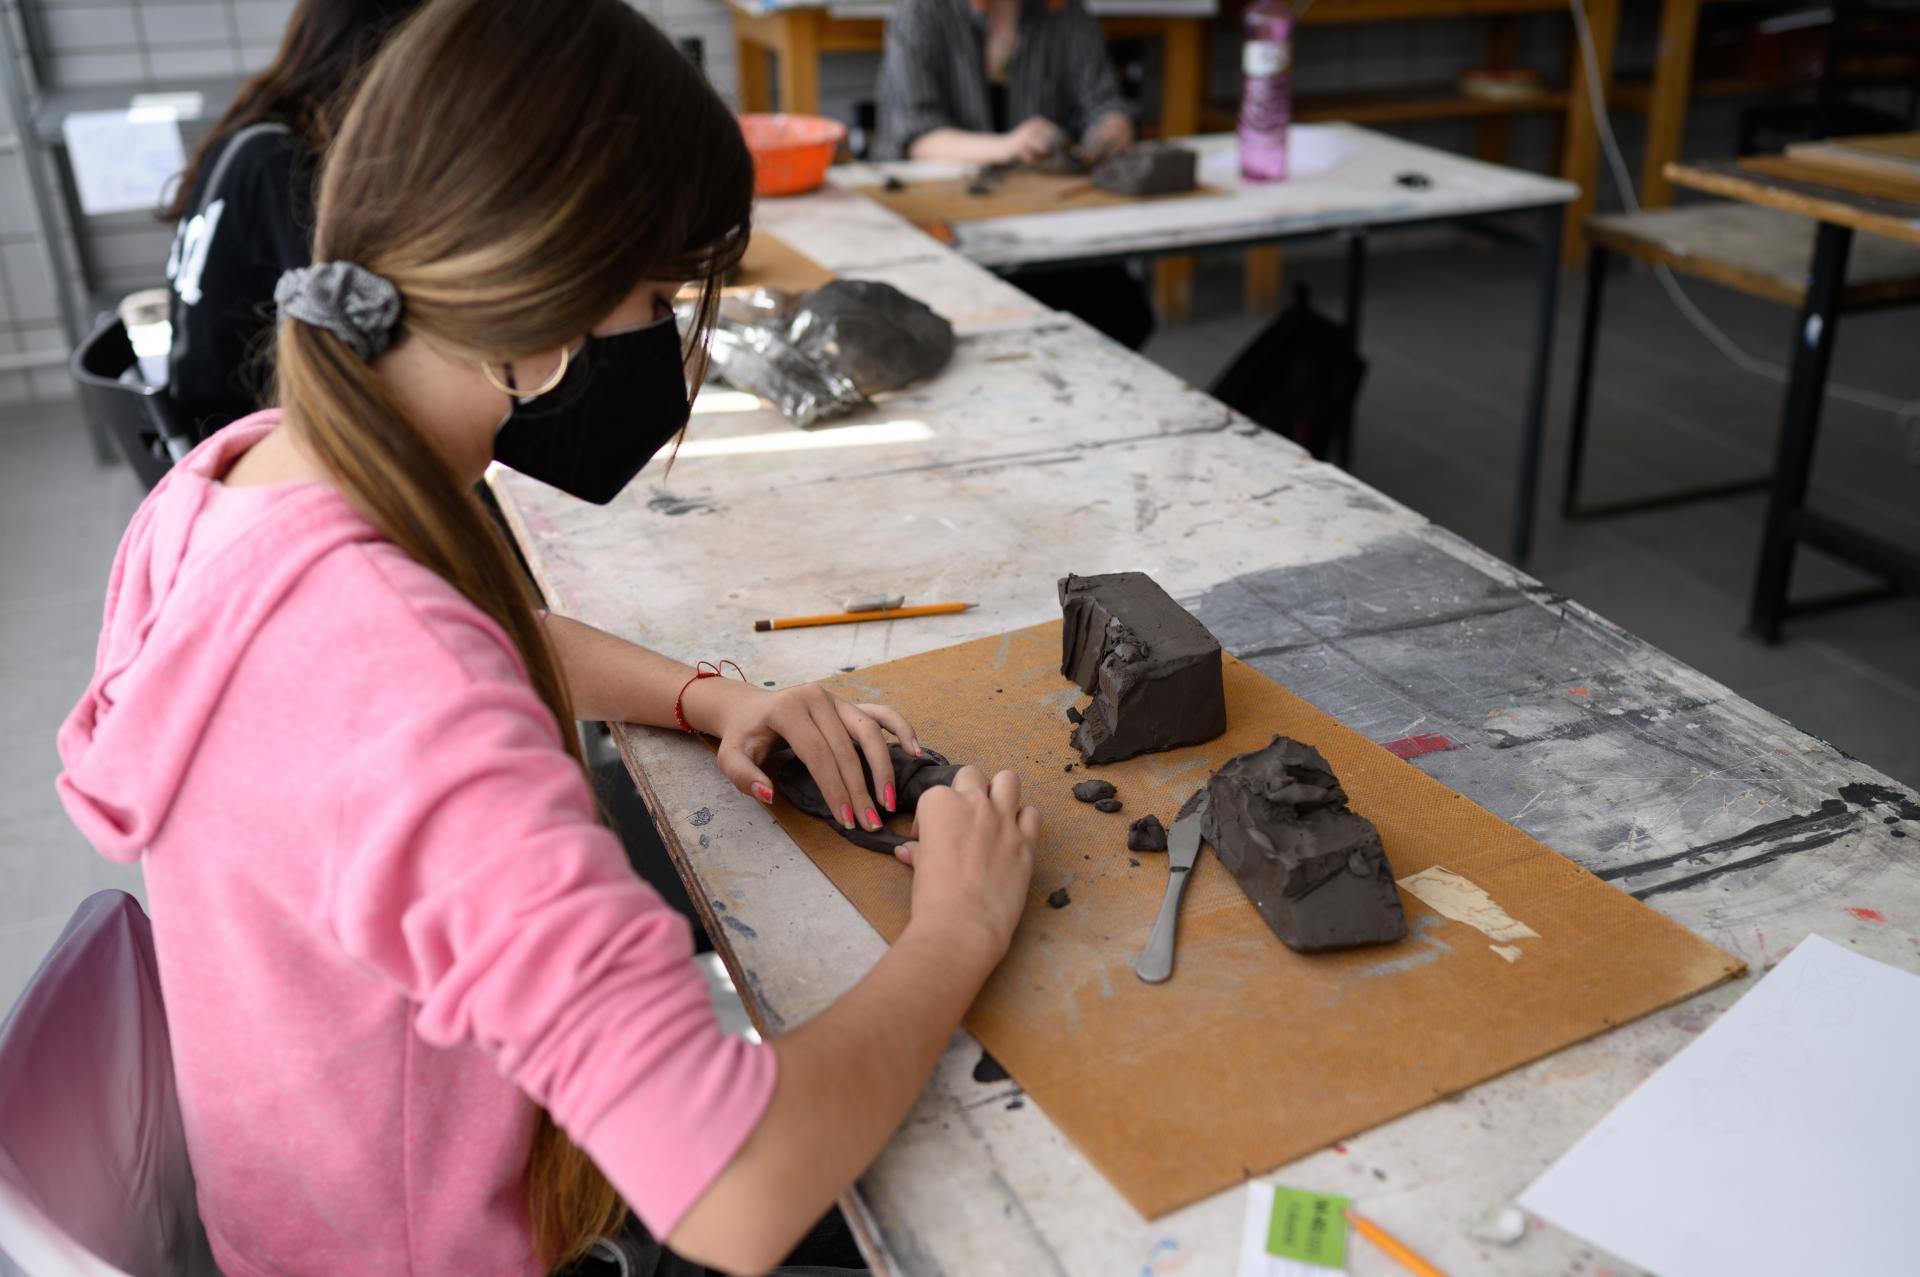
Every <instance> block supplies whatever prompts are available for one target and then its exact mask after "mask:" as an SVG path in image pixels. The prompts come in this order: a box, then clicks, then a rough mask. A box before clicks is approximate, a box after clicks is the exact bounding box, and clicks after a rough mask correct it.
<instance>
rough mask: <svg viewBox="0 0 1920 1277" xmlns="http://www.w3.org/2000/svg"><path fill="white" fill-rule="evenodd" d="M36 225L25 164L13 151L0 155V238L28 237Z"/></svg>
mask: <svg viewBox="0 0 1920 1277" xmlns="http://www.w3.org/2000/svg"><path fill="white" fill-rule="evenodd" d="M39 225H40V224H39V220H38V218H37V216H36V214H35V212H34V207H33V192H32V191H31V190H29V189H28V188H27V166H26V163H25V162H24V161H23V160H22V159H21V157H20V155H19V154H18V153H17V152H9V153H6V154H0V235H6V234H23V233H25V234H32V233H35V232H37V231H38V230H39Z"/></svg>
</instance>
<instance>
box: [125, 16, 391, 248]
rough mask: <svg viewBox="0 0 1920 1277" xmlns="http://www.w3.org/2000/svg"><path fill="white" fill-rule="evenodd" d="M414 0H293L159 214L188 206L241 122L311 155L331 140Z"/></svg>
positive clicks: (173, 215) (170, 215)
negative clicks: (263, 60) (259, 61)
mask: <svg viewBox="0 0 1920 1277" xmlns="http://www.w3.org/2000/svg"><path fill="white" fill-rule="evenodd" d="M420 4H421V0H300V3H298V4H296V5H295V6H294V8H293V13H292V14H291V15H290V16H289V17H288V18H287V26H286V30H285V31H284V32H283V33H282V34H281V36H280V48H279V51H278V52H276V53H275V54H274V55H273V61H272V62H270V63H268V64H267V66H266V68H265V69H264V70H262V71H260V72H259V73H258V74H256V75H254V76H253V77H252V78H251V79H249V80H248V81H247V82H246V83H245V84H242V85H241V86H240V91H239V92H238V93H236V94H234V98H233V101H232V102H231V103H229V104H228V106H227V109H226V110H225V111H223V112H221V114H220V118H219V119H217V120H215V121H214V123H213V127H212V128H211V129H209V130H207V135H206V137H205V138H204V139H202V140H201V143H200V145H199V147H198V149H196V150H195V151H194V153H193V159H192V160H191V161H189V162H188V164H187V170H186V172H185V173H183V174H181V176H180V184H179V185H178V186H176V187H174V188H173V197H172V199H171V200H169V201H168V203H167V206H166V207H165V208H163V209H161V210H160V213H159V217H160V220H162V221H166V222H177V221H179V220H180V219H181V218H183V217H185V216H186V215H187V214H189V213H191V212H193V188H194V184H195V183H197V182H198V181H199V180H200V174H201V171H202V170H204V169H205V168H206V166H207V161H208V160H209V159H210V158H211V156H212V155H213V153H214V152H215V151H216V150H218V149H219V147H220V145H221V144H222V143H224V142H225V141H226V140H227V139H228V138H230V137H232V136H233V135H234V134H236V133H238V132H239V131H240V130H241V129H244V128H246V127H247V126H248V125H251V124H259V123H261V122H262V121H265V120H278V121H280V122H281V123H283V124H285V125H287V126H288V127H290V128H291V129H292V130H293V131H294V132H295V133H297V134H299V136H300V140H301V141H303V142H305V143H306V144H307V149H308V150H309V151H311V152H312V153H313V154H314V155H316V156H318V155H320V154H321V153H322V152H324V151H325V150H326V149H327V144H328V143H329V142H331V141H332V140H333V134H334V130H335V128H336V127H337V126H338V125H339V123H340V117H341V116H343V115H345V114H346V105H347V102H348V100H349V99H350V98H351V96H352V94H353V89H354V86H355V84H356V83H357V82H358V80H359V78H360V76H361V73H362V72H364V71H365V70H366V68H367V64H368V63H370V62H372V61H373V57H374V55H375V54H376V53H378V52H379V51H380V46H381V45H382V44H383V43H384V42H385V41H386V38H387V36H388V35H389V34H390V33H391V32H392V31H393V29H394V28H395V27H397V26H399V25H400V23H401V22H403V21H405V20H406V19H407V17H408V16H410V15H411V14H412V13H413V11H414V10H415V9H418V8H419V7H420Z"/></svg>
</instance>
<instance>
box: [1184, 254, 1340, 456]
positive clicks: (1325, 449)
mask: <svg viewBox="0 0 1920 1277" xmlns="http://www.w3.org/2000/svg"><path fill="white" fill-rule="evenodd" d="M1366 375H1367V361H1366V360H1364V359H1362V358H1361V357H1360V353H1359V351H1357V350H1356V349H1355V348H1354V340H1353V330H1352V329H1350V328H1348V327H1347V326H1346V325H1345V324H1340V323H1335V322H1334V321H1333V320H1332V319H1330V318H1328V317H1327V316H1325V315H1322V314H1320V313H1319V312H1318V311H1316V310H1314V308H1313V303H1312V301H1311V300H1310V299H1309V298H1308V296H1307V286H1306V285H1305V284H1299V285H1296V286H1295V288H1294V290H1293V304H1292V305H1291V306H1289V307H1287V309H1286V310H1284V311H1282V312H1281V313H1280V315H1279V317H1278V318H1276V319H1275V320H1274V321H1273V322H1272V323H1270V324H1268V325H1267V326H1266V327H1265V328H1263V329H1262V330H1261V331H1260V335H1259V336H1257V337H1255V338H1254V339H1253V340H1252V341H1251V342H1249V343H1248V345H1247V348H1246V349H1245V350H1243V351H1241V352H1240V357H1239V358H1237V359H1235V360H1234V361H1233V363H1232V365H1231V366H1229V367H1228V369H1227V371H1226V372H1224V373H1222V374H1221V376H1220V379H1219V380H1218V381H1216V382H1214V384H1213V395H1214V398H1216V399H1218V400H1220V401H1221V402H1222V403H1224V404H1226V405H1227V406H1228V407H1229V408H1233V409H1235V410H1237V411H1239V412H1243V413H1245V414H1246V415H1247V416H1249V417H1251V418H1253V419H1254V420H1255V421H1257V422H1259V423H1260V424H1261V425H1263V426H1265V427H1266V428H1267V429H1269V430H1271V431H1273V432H1274V433H1275V434H1278V435H1285V436H1286V437H1287V438H1289V439H1291V440H1293V441H1294V442H1295V443H1297V444H1299V445H1300V446H1301V447H1303V448H1305V449H1306V450H1307V451H1308V452H1311V453H1312V454H1313V455H1314V456H1315V457H1316V458H1318V459H1320V460H1322V461H1325V460H1328V459H1329V458H1337V459H1339V460H1341V461H1343V462H1344V460H1345V459H1346V455H1347V450H1348V443H1349V437H1350V435H1351V433H1352V430H1353V406H1354V403H1355V401H1356V400H1358V399H1359V397H1360V383H1361V381H1362V380H1364V379H1365V377H1366Z"/></svg>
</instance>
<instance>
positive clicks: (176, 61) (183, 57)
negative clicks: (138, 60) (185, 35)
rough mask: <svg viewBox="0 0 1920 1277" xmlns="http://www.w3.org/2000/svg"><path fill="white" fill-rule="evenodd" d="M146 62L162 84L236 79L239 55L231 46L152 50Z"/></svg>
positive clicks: (154, 76)
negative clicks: (226, 77) (209, 78)
mask: <svg viewBox="0 0 1920 1277" xmlns="http://www.w3.org/2000/svg"><path fill="white" fill-rule="evenodd" d="M147 61H148V62H149V63H150V64H151V65H152V66H153V78H154V79H156V80H159V81H161V82H163V83H164V82H166V81H168V80H192V79H197V78H201V77H205V76H211V75H236V74H238V73H239V70H240V52H239V50H237V49H235V48H233V47H232V46H231V45H211V46H207V47H204V48H193V49H188V48H179V49H155V50H153V51H152V52H151V53H149V54H147Z"/></svg>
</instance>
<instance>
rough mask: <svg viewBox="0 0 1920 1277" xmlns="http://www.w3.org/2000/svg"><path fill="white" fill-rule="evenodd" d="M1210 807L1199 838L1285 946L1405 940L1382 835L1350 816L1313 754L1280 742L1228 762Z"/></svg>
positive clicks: (1211, 792)
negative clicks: (1208, 845)
mask: <svg viewBox="0 0 1920 1277" xmlns="http://www.w3.org/2000/svg"><path fill="white" fill-rule="evenodd" d="M1207 799H1208V809H1207V818H1206V822H1205V824H1204V826H1203V832H1204V833H1205V835H1206V839H1207V841H1208V842H1209V843H1211V844H1212V845H1213V850H1214V854H1215V855H1217V856H1219V857H1220V863H1221V864H1223V865H1225V866H1226V867H1227V872H1229V873H1231V874H1232V875H1233V877H1234V881H1236V882H1238V883H1239V884H1240V889H1241V890H1242V891H1244V892H1246V893H1247V899H1248V900H1250V901H1252V902H1253V907H1254V908H1255V909H1258V910H1259V911H1260V916H1261V917H1262V918H1264V919H1265V920H1266V923H1267V925H1268V926H1269V927H1271V928H1272V929H1273V933H1274V934H1275V935H1276V936H1279V937H1280V939H1281V941H1282V942H1283V943H1284V944H1285V945H1286V946H1287V947H1288V948H1290V949H1295V950H1298V951H1299V952H1301V953H1316V952H1319V951H1321V950H1325V949H1348V948H1352V947H1354V946H1356V945H1367V944H1387V943H1389V942H1391V941H1394V940H1399V939H1401V938H1403V937H1404V936H1405V935H1406V934H1407V918H1406V914H1405V913H1404V912H1403V911H1402V909H1401V907H1400V892H1399V889H1398V888H1396V887H1395V886H1394V883H1393V867H1392V865H1390V864H1389V863H1388V862H1387V853H1386V850H1385V849H1384V848H1382V847H1381V845H1380V834H1379V831H1377V830H1376V829H1374V827H1373V822H1371V821H1369V820H1367V819H1366V818H1365V817H1364V816H1360V815H1358V814H1356V813H1354V812H1352V811H1349V810H1347V795H1346V791H1345V790H1343V789H1342V788H1341V787H1340V781H1339V780H1338V779H1337V778H1336V777H1335V776H1334V774H1333V772H1332V771H1331V770H1330V769H1329V768H1328V767H1327V761H1326V759H1324V758H1322V757H1321V756H1320V751H1319V750H1316V749H1314V748H1313V747H1312V746H1311V745H1303V744H1301V743H1300V742H1299V741H1296V740H1289V739H1288V738H1287V737H1285V736H1276V737H1274V738H1273V742H1272V743H1271V744H1270V745H1268V746H1267V747H1266V748H1265V749H1258V750H1254V751H1253V752H1251V753H1247V754H1239V755H1236V756H1235V757H1233V758H1230V759H1228V760H1227V761H1226V763H1225V764H1223V765H1222V766H1221V768H1220V770H1219V771H1217V772H1215V773H1214V774H1213V778H1212V779H1211V780H1209V781H1208V782H1207Z"/></svg>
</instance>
